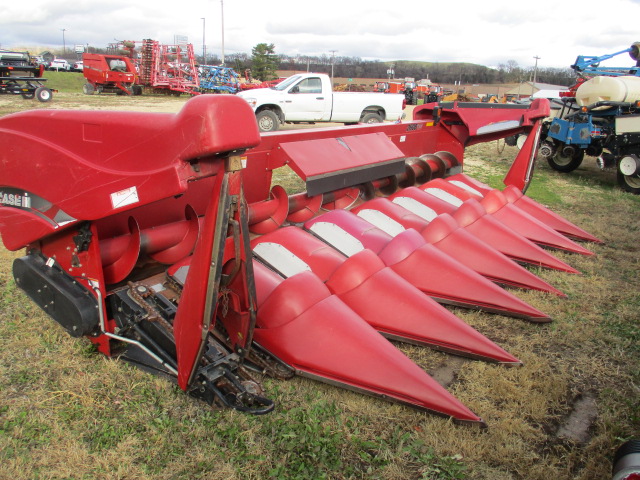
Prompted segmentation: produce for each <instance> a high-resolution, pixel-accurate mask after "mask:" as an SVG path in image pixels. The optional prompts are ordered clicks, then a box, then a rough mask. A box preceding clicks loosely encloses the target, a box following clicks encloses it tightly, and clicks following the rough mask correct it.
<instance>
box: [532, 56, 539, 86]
mask: <svg viewBox="0 0 640 480" xmlns="http://www.w3.org/2000/svg"><path fill="white" fill-rule="evenodd" d="M533 58H535V59H536V65H535V67H533V85H531V95H533V94H534V93H535V92H534V91H533V90H534V88H536V77H537V75H538V60H540V57H539V56H537V55H536V56H535V57H533Z"/></svg>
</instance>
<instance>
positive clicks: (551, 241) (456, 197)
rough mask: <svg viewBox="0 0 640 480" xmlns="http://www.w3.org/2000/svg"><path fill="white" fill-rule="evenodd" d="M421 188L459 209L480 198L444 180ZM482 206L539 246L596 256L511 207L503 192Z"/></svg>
mask: <svg viewBox="0 0 640 480" xmlns="http://www.w3.org/2000/svg"><path fill="white" fill-rule="evenodd" d="M420 188H422V189H423V190H425V191H427V192H428V193H431V194H433V195H436V196H441V197H442V198H443V199H444V200H446V201H450V202H453V203H454V204H455V205H456V206H460V205H462V203H463V202H464V201H465V200H468V199H469V198H475V199H478V198H479V195H476V194H475V193H472V192H470V191H469V190H468V189H465V188H463V187H460V186H457V185H455V184H453V183H451V182H448V181H446V180H443V179H442V178H436V179H435V180H431V181H429V182H427V183H425V184H424V185H421V186H420ZM480 203H482V206H483V207H484V208H485V210H486V211H487V212H488V213H489V214H491V215H493V216H494V217H495V218H496V219H498V220H500V221H501V222H502V223H504V224H505V225H507V226H508V227H509V228H511V229H513V230H514V231H516V232H518V233H519V234H520V235H522V236H523V237H525V238H528V239H529V240H531V241H532V242H534V243H537V244H538V245H542V246H544V247H548V248H555V249H558V250H565V251H567V252H571V253H580V254H582V255H593V252H591V251H589V250H587V249H586V248H584V247H582V246H581V245H578V244H577V243H575V242H574V241H572V240H569V239H568V238H567V237H565V236H564V235H562V234H560V233H558V232H557V231H555V230H554V229H553V228H551V227H549V226H547V225H546V224H544V223H542V222H541V221H540V220H538V219H536V218H535V217H532V216H531V215H529V214H528V213H527V212H525V211H523V210H521V209H519V208H518V207H516V206H515V205H513V204H511V203H509V201H508V200H507V199H506V198H505V196H504V194H503V193H502V192H501V191H500V190H492V191H490V192H488V193H487V194H485V195H484V197H481V200H480Z"/></svg>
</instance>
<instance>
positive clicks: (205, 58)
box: [200, 17, 207, 65]
mask: <svg viewBox="0 0 640 480" xmlns="http://www.w3.org/2000/svg"><path fill="white" fill-rule="evenodd" d="M200 20H202V63H204V64H205V65H206V64H207V44H206V43H205V41H204V31H205V25H206V24H207V21H206V19H205V18H204V17H201V18H200Z"/></svg>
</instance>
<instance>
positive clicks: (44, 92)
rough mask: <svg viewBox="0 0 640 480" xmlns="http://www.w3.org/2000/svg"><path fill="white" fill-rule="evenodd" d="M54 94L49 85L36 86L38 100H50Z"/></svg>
mask: <svg viewBox="0 0 640 480" xmlns="http://www.w3.org/2000/svg"><path fill="white" fill-rule="evenodd" d="M52 96H53V94H52V93H51V90H49V89H48V88H47V87H38V88H36V98H37V99H38V101H40V102H48V101H49V100H51V97H52Z"/></svg>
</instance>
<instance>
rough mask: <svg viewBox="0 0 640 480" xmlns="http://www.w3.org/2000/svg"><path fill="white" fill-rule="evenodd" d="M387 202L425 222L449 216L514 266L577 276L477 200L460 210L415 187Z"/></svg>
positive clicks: (574, 270) (467, 203)
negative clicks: (441, 216)
mask: <svg viewBox="0 0 640 480" xmlns="http://www.w3.org/2000/svg"><path fill="white" fill-rule="evenodd" d="M389 199H390V200H391V201H393V203H397V204H398V205H401V206H402V207H404V208H406V209H407V210H410V211H411V212H412V213H415V214H416V215H418V216H421V217H422V218H425V219H426V220H430V219H432V218H435V216H436V215H438V214H441V213H449V214H451V216H453V218H455V219H456V221H457V222H458V224H459V225H460V226H461V227H464V228H465V229H466V230H467V231H468V232H469V233H472V234H473V235H475V236H476V237H478V238H479V239H481V240H483V241H484V242H486V243H487V244H489V245H491V246H492V247H493V248H495V249H496V250H498V251H499V252H501V253H503V254H505V255H506V256H508V257H509V258H511V259H513V260H515V261H517V262H520V263H527V264H530V265H536V266H541V267H545V268H551V269H554V270H560V271H563V272H567V273H578V271H577V270H576V269H574V268H573V267H571V266H570V265H567V264H566V263H565V262H563V261H561V260H559V259H557V258H556V257H554V256H553V255H551V254H550V253H549V252H547V251H546V250H544V249H542V248H540V247H539V246H538V245H536V244H535V243H533V242H532V241H530V240H529V239H527V238H525V237H523V236H522V235H520V234H519V233H517V232H515V231H514V230H512V229H511V228H509V227H507V226H506V225H505V224H504V223H502V222H500V221H499V220H497V219H495V218H494V217H493V216H491V215H489V214H487V211H486V210H485V208H484V207H483V206H482V205H481V204H480V202H478V201H477V200H476V199H473V198H470V199H468V200H465V201H464V202H463V203H462V205H460V206H459V207H454V206H453V205H451V204H450V203H447V202H446V201H444V200H441V199H439V198H437V197H435V196H434V195H432V194H430V193H428V192H426V191H424V190H420V189H419V188H416V187H409V188H405V189H402V190H400V191H398V192H396V193H395V194H394V195H392V196H391V197H389Z"/></svg>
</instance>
